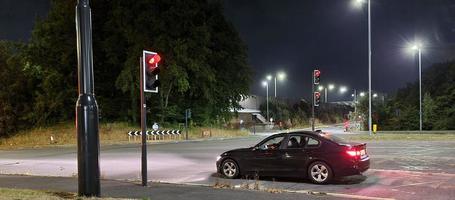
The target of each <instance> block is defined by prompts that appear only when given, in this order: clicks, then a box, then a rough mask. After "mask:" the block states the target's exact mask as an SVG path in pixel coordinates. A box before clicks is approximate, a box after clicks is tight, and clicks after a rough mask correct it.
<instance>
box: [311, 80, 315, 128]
mask: <svg viewBox="0 0 455 200" xmlns="http://www.w3.org/2000/svg"><path fill="white" fill-rule="evenodd" d="M312 77H313V81H312V82H311V96H312V99H313V101H311V104H312V105H313V106H311V131H314V100H315V99H314V73H313V75H312Z"/></svg>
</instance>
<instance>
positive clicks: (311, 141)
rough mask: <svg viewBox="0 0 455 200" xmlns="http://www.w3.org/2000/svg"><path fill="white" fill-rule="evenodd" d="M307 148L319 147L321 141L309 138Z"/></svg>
mask: <svg viewBox="0 0 455 200" xmlns="http://www.w3.org/2000/svg"><path fill="white" fill-rule="evenodd" d="M306 146H307V147H317V146H319V140H316V139H314V138H312V137H308V141H307V143H306Z"/></svg>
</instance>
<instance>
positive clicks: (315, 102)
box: [314, 92, 321, 106]
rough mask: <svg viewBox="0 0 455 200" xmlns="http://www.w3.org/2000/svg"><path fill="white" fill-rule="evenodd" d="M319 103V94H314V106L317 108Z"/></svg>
mask: <svg viewBox="0 0 455 200" xmlns="http://www.w3.org/2000/svg"><path fill="white" fill-rule="evenodd" d="M320 102H321V93H320V92H314V106H319V103H320Z"/></svg>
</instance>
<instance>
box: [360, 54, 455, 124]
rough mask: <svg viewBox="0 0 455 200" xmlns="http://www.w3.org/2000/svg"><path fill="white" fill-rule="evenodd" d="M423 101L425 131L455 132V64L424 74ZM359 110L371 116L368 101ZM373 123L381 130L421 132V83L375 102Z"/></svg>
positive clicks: (436, 65) (441, 66)
mask: <svg viewBox="0 0 455 200" xmlns="http://www.w3.org/2000/svg"><path fill="white" fill-rule="evenodd" d="M422 98H423V102H422V113H423V129H424V130H455V61H450V62H445V63H438V64H434V65H433V66H431V67H429V68H428V69H426V70H424V71H423V72H422ZM359 108H360V111H361V112H362V113H364V116H368V115H367V112H368V101H367V99H366V98H365V99H363V100H362V101H361V102H360V105H359ZM373 122H374V123H377V124H379V127H380V128H381V129H382V130H418V129H419V83H418V81H416V82H413V83H409V84H408V85H407V86H406V87H404V88H402V89H400V90H398V91H397V92H396V93H395V94H394V95H393V96H391V97H390V98H388V100H386V101H385V102H381V101H380V100H379V99H377V100H375V101H373ZM365 127H367V125H366V126H365Z"/></svg>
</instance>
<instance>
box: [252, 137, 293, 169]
mask: <svg viewBox="0 0 455 200" xmlns="http://www.w3.org/2000/svg"><path fill="white" fill-rule="evenodd" d="M284 138H285V137H284V136H277V137H273V138H270V139H269V140H267V141H264V142H262V143H261V144H259V145H258V146H257V148H255V151H253V157H252V159H251V164H250V165H251V169H252V170H253V171H254V172H257V173H259V174H260V175H263V176H264V175H265V176H267V175H274V174H275V173H276V172H277V171H281V156H282V151H283V149H282V147H283V141H284Z"/></svg>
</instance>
